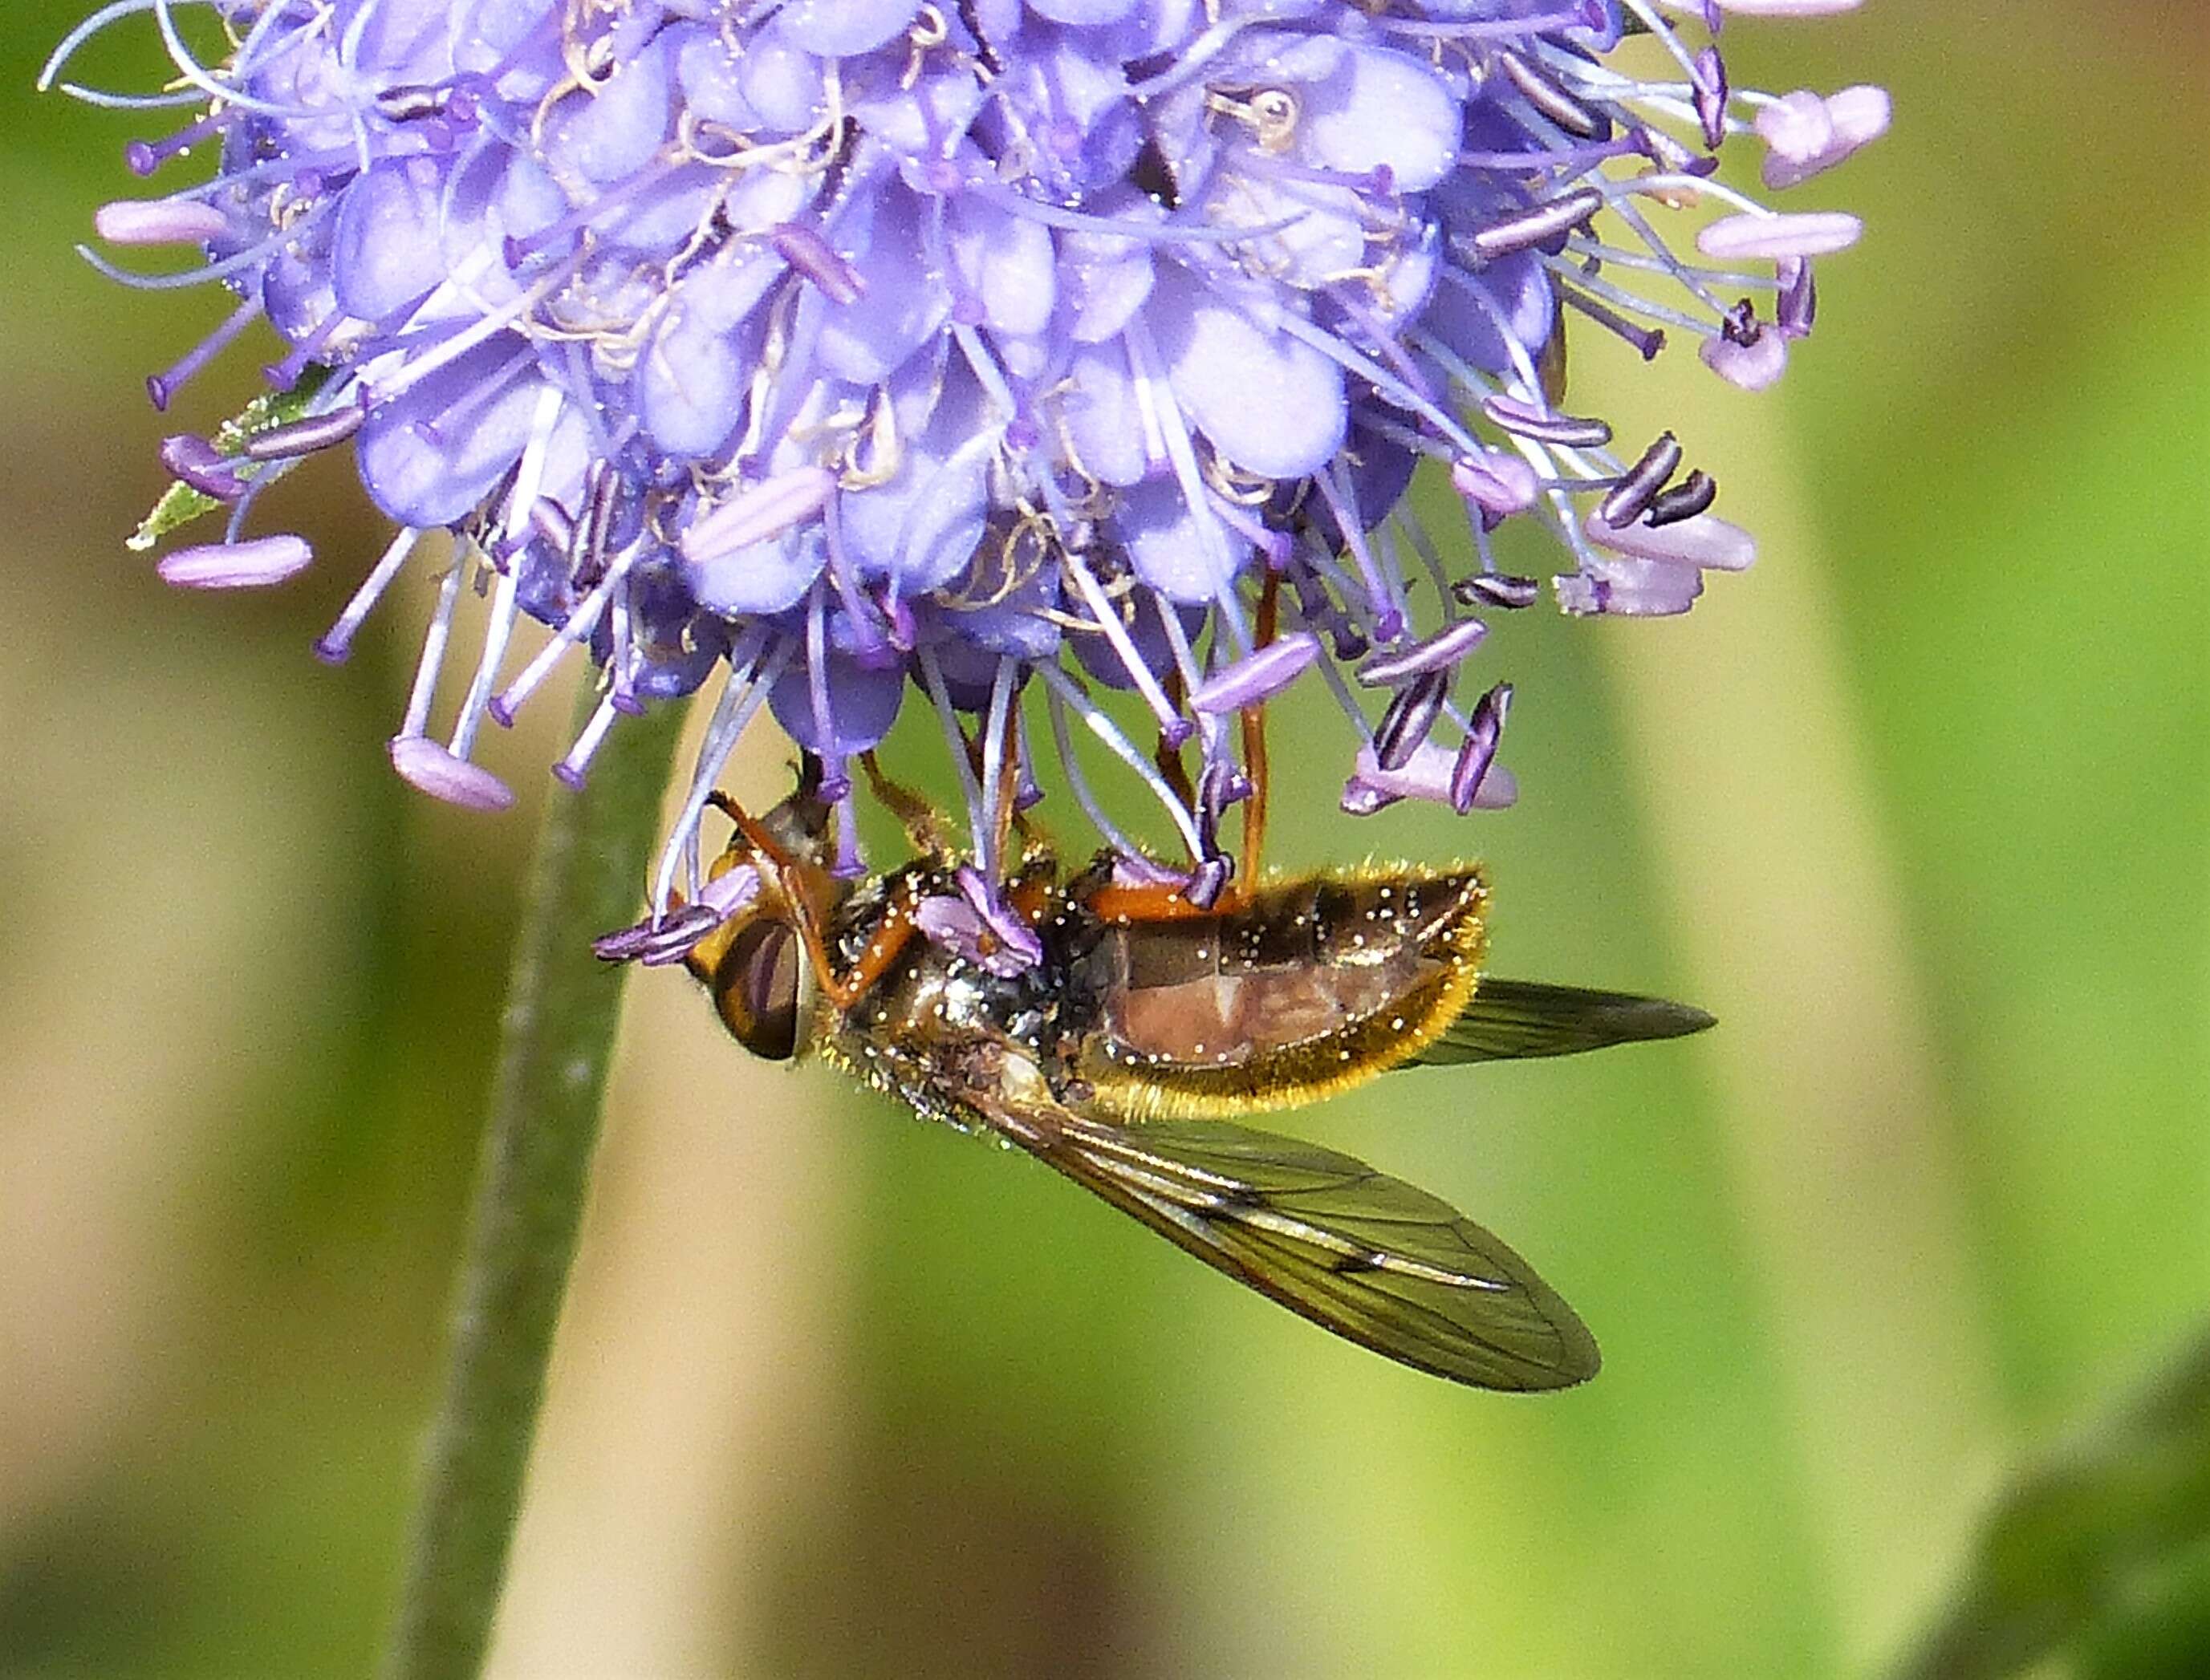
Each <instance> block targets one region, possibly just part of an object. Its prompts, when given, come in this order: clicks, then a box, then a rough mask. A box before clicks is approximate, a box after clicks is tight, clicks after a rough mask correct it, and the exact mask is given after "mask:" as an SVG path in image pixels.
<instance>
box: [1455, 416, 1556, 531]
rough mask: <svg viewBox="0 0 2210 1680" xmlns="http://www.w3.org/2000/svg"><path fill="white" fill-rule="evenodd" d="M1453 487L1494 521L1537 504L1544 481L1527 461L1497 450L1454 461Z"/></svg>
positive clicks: (1522, 511) (1500, 422)
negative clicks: (1536, 500) (1536, 499)
mask: <svg viewBox="0 0 2210 1680" xmlns="http://www.w3.org/2000/svg"><path fill="white" fill-rule="evenodd" d="M1491 418H1494V416H1491ZM1498 424H1499V425H1503V424H1504V423H1503V422H1502V421H1501V420H1500V421H1498ZM1451 487H1452V489H1454V490H1455V491H1458V494H1459V495H1460V496H1463V497H1465V499H1466V500H1467V501H1469V502H1471V503H1474V504H1475V505H1476V507H1478V508H1479V509H1481V511H1482V513H1484V514H1486V515H1490V516H1491V517H1492V518H1494V519H1509V518H1510V517H1511V516H1512V515H1514V514H1519V513H1525V511H1526V510H1527V509H1530V508H1531V507H1533V506H1534V505H1535V498H1536V497H1537V496H1539V495H1540V494H1541V493H1542V490H1543V480H1542V479H1541V477H1540V476H1539V475H1538V474H1537V473H1536V471H1535V469H1534V467H1531V465H1529V464H1528V462H1527V461H1525V460H1523V459H1521V458H1520V457H1519V456H1518V455H1506V454H1505V453H1504V452H1503V451H1502V450H1501V449H1496V450H1490V451H1489V452H1488V453H1487V454H1484V455H1460V456H1459V457H1458V459H1457V460H1456V461H1452V463H1451Z"/></svg>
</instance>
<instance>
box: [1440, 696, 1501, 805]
mask: <svg viewBox="0 0 2210 1680" xmlns="http://www.w3.org/2000/svg"><path fill="white" fill-rule="evenodd" d="M1511 714H1512V684H1511V683H1498V684H1497V685H1496V686H1495V687H1494V688H1493V689H1489V691H1488V693H1487V694H1485V695H1482V697H1481V698H1480V699H1479V700H1478V701H1477V702H1475V704H1474V708H1473V722H1472V726H1470V728H1469V729H1468V730H1467V731H1466V736H1465V744H1464V746H1462V747H1460V748H1459V749H1458V759H1457V762H1454V763H1453V764H1452V766H1451V779H1450V802H1451V809H1452V810H1455V811H1456V812H1457V813H1458V815H1459V816H1464V815H1465V814H1466V813H1467V812H1468V811H1470V810H1472V809H1473V806H1474V802H1475V800H1476V799H1477V798H1480V796H1481V785H1482V782H1484V781H1485V780H1488V770H1489V767H1490V766H1491V765H1492V764H1494V762H1496V744H1497V742H1498V741H1499V740H1500V739H1501V738H1502V737H1503V734H1504V720H1506V719H1507V718H1508V717H1509V716H1511Z"/></svg>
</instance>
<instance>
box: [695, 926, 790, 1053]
mask: <svg viewBox="0 0 2210 1680" xmlns="http://www.w3.org/2000/svg"><path fill="white" fill-rule="evenodd" d="M799 969H800V961H799V949H798V936H797V935H796V934H795V933H794V931H793V930H792V929H791V928H790V926H789V924H788V923H784V922H778V921H776V920H774V919H772V918H768V917H762V918H760V919H759V920H758V921H756V922H754V923H752V924H751V925H750V926H748V927H746V928H744V929H741V930H740V931H739V932H738V934H737V936H736V937H735V938H734V940H732V941H731V942H730V943H729V948H728V952H727V953H726V954H724V955H723V956H722V962H721V966H720V967H719V968H718V969H716V972H715V975H714V1002H715V1003H716V1007H718V1008H719V1009H720V1010H721V1012H722V1021H723V1022H724V1023H726V1024H727V1026H728V1029H729V1031H730V1033H732V1034H733V1035H734V1037H735V1039H736V1040H737V1042H738V1043H739V1044H740V1045H743V1046H744V1047H745V1048H746V1050H748V1051H752V1054H753V1055H755V1056H758V1057H765V1058H766V1059H767V1060H768V1061H770V1062H788V1061H789V1060H790V1058H791V1057H794V1056H795V1055H796V1054H797V1053H798V1016H799V996H798V986H799Z"/></svg>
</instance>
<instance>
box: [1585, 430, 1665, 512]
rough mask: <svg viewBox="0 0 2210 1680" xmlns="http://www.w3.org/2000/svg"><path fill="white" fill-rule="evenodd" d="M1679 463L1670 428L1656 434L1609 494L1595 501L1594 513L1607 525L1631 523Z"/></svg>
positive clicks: (1663, 485) (1661, 487)
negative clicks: (1599, 500) (1598, 501)
mask: <svg viewBox="0 0 2210 1680" xmlns="http://www.w3.org/2000/svg"><path fill="white" fill-rule="evenodd" d="M1680 465H1681V441H1680V439H1678V438H1677V437H1674V436H1673V434H1672V433H1671V432H1670V431H1663V432H1660V433H1658V434H1657V442H1656V443H1652V444H1651V446H1650V447H1649V448H1648V449H1645V450H1644V451H1643V452H1642V455H1641V458H1640V459H1639V461H1636V462H1635V463H1634V465H1633V466H1632V467H1628V468H1627V471H1626V472H1625V473H1623V474H1621V478H1620V480H1619V482H1618V483H1617V484H1616V485H1614V486H1613V487H1612V490H1611V493H1610V494H1609V495H1608V496H1606V497H1604V498H1603V501H1602V502H1600V503H1597V513H1598V514H1599V515H1601V516H1602V517H1603V521H1604V523H1605V524H1607V525H1632V524H1633V522H1634V521H1636V520H1638V519H1639V518H1640V517H1641V516H1642V510H1643V509H1645V508H1647V507H1648V506H1649V505H1650V501H1651V497H1654V496H1656V495H1657V492H1658V491H1661V490H1663V489H1664V487H1665V481H1666V480H1667V479H1670V478H1671V477H1672V476H1673V474H1674V473H1675V472H1676V471H1677V470H1678V469H1679V467H1680Z"/></svg>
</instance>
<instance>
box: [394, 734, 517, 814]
mask: <svg viewBox="0 0 2210 1680" xmlns="http://www.w3.org/2000/svg"><path fill="white" fill-rule="evenodd" d="M390 752H391V768H393V769H395V770H396V771H398V772H399V779H400V780H402V781H403V782H406V783H407V784H408V786H411V787H414V788H415V789H417V790H418V791H420V792H424V793H426V794H428V795H429V796H430V797H431V798H433V799H442V800H444V802H445V803H446V804H449V805H460V806H462V807H464V808H465V809H467V810H483V811H497V810H506V809H507V808H508V807H509V806H510V805H511V804H514V790H513V789H512V788H510V787H509V786H507V785H506V784H505V783H504V782H503V781H501V780H499V779H498V777H497V776H495V775H493V774H492V773H491V772H490V771H488V770H486V769H485V768H484V767H483V766H482V765H480V764H471V763H470V762H468V760H467V759H465V758H456V757H455V756H453V754H451V753H450V752H449V751H447V750H445V749H444V747H442V746H440V745H439V744H438V743H437V742H435V741H432V740H431V739H430V738H428V737H426V736H423V735H395V736H393V737H392V738H391V741H390Z"/></svg>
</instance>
